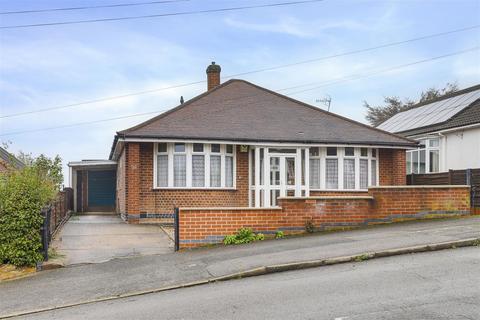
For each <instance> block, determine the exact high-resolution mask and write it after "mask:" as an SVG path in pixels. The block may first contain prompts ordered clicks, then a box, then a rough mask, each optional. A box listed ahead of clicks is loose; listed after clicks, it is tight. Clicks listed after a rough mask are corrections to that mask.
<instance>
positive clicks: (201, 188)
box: [152, 187, 237, 191]
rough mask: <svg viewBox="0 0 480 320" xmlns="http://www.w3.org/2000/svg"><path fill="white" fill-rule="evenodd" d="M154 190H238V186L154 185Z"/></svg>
mask: <svg viewBox="0 0 480 320" xmlns="http://www.w3.org/2000/svg"><path fill="white" fill-rule="evenodd" d="M152 190H179V191H180V190H188V191H193V190H203V191H209V190H211V191H237V188H235V187H233V188H222V187H218V188H214V187H153V188H152Z"/></svg>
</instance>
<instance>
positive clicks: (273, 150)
mask: <svg viewBox="0 0 480 320" xmlns="http://www.w3.org/2000/svg"><path fill="white" fill-rule="evenodd" d="M268 152H269V153H297V149H279V148H268Z"/></svg>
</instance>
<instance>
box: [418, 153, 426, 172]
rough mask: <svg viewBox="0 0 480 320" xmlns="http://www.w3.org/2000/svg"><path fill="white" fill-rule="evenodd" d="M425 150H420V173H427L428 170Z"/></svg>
mask: <svg viewBox="0 0 480 320" xmlns="http://www.w3.org/2000/svg"><path fill="white" fill-rule="evenodd" d="M425 154H426V153H425V150H420V169H419V173H425V172H426V171H425V169H426V166H425Z"/></svg>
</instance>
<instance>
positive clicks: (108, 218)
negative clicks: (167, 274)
mask: <svg viewBox="0 0 480 320" xmlns="http://www.w3.org/2000/svg"><path fill="white" fill-rule="evenodd" d="M52 246H53V248H55V250H56V252H57V253H58V255H59V256H60V257H61V260H62V262H63V263H64V264H65V265H72V264H81V263H98V262H105V261H108V260H111V259H114V258H123V257H131V256H141V255H152V254H165V253H171V252H173V242H172V241H171V239H170V238H169V237H168V235H167V234H166V233H165V232H164V231H163V230H162V229H161V228H160V227H159V226H157V225H142V224H127V223H125V222H124V221H123V220H122V219H121V218H120V217H119V216H117V215H94V214H92V215H88V214H86V215H74V216H72V217H71V218H70V220H69V221H68V222H67V223H66V224H65V225H64V226H63V228H62V230H61V231H60V233H59V234H58V235H57V236H56V237H55V239H54V240H53V242H52Z"/></svg>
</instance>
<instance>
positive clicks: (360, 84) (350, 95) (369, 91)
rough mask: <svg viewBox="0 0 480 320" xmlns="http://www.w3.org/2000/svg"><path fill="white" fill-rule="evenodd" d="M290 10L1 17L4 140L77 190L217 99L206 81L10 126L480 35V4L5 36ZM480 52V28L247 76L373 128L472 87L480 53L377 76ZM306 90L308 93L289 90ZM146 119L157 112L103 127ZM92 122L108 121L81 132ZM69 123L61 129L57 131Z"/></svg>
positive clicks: (43, 1)
mask: <svg viewBox="0 0 480 320" xmlns="http://www.w3.org/2000/svg"><path fill="white" fill-rule="evenodd" d="M138 2H146V1H145V0H105V1H93V0H40V1H39V0H31V1H27V0H16V1H11V0H0V12H7V11H19V10H36V9H47V8H62V7H78V6H89V5H91V6H98V5H106V4H119V3H138ZM280 2H288V0H186V1H177V2H175V3H162V4H150V5H141V6H132V7H115V8H96V9H88V10H72V11H65V10H62V11H54V12H42V13H25V14H0V117H2V116H3V118H0V142H2V143H4V144H5V143H7V144H8V150H9V151H10V152H12V153H18V152H19V151H23V152H26V153H32V154H33V155H34V156H37V155H39V154H42V153H43V154H46V155H47V156H55V155H57V154H58V155H60V156H61V158H62V159H63V163H64V173H65V175H66V184H68V171H67V169H66V168H67V167H66V164H67V163H68V162H69V161H78V160H82V159H107V158H108V155H109V152H110V148H111V145H112V141H113V137H114V135H115V132H116V131H120V130H123V129H126V128H129V127H131V126H133V125H136V124H138V123H140V122H142V121H145V120H147V119H149V118H150V117H153V116H154V115H156V114H158V113H161V112H164V111H166V110H168V109H170V108H173V107H175V106H176V105H178V103H179V99H180V96H183V97H184V98H185V100H189V99H191V98H193V97H195V96H196V95H198V94H200V93H202V92H204V91H205V90H206V83H204V82H202V83H199V84H195V85H190V86H183V87H177V88H173V89H168V90H158V91H154V92H151V93H148V94H141V95H134V96H128V97H124V98H119V99H112V100H104V101H101V102H97V103H88V104H81V105H78V106H74V107H69V108H63V109H56V110H51V111H48V112H36V113H31V114H26V115H21V116H10V115H12V114H15V113H22V112H29V111H36V110H40V109H46V108H51V107H58V106H65V105H69V104H76V103H81V102H85V101H92V100H96V99H102V98H106V97H112V96H119V95H125V94H129V93H134V92H142V91H148V90H154V89H161V88H165V87H170V86H176V85H180V84H187V83H191V82H197V81H204V80H206V74H205V69H206V67H207V66H208V64H210V63H211V61H215V62H216V63H217V64H220V65H221V67H222V80H226V79H228V78H227V76H228V75H233V74H238V73H243V72H248V71H252V70H258V69H264V68H268V67H273V66H279V65H285V64H291V63H296V62H299V61H305V60H312V59H318V58H322V57H325V56H331V55H336V54H341V53H344V52H349V51H355V50H359V49H363V48H369V47H375V46H379V45H382V44H385V43H390V42H396V41H403V40H407V39H411V38H416V37H421V36H424V35H430V34H435V33H441V32H447V31H451V30H456V29H461V28H464V27H469V26H475V25H480V0H450V1H442V0H438V1H435V0H423V1H420V0H419V1H413V0H405V1H395V0H391V1H389V0H386V1H380V0H324V1H320V2H312V3H305V4H296V5H290V6H283V7H270V8H256V9H250V10H239V11H228V12H217V13H199V14H195V15H177V16H167V17H156V18H148V19H135V20H124V21H111V22H98V23H85V24H71V25H53V26H44V27H31V28H16V29H5V28H1V26H12V25H24V24H38V23H45V22H60V21H73V20H85V19H89V20H90V19H101V18H112V17H125V16H142V15H155V14H164V13H173V12H186V11H199V10H207V9H217V8H230V7H238V6H246V5H260V4H269V3H280ZM478 46H480V29H479V28H476V29H472V30H468V31H464V32H458V33H453V34H448V35H444V36H440V37H435V38H429V39H424V40H422V41H415V42H410V43H406V44H402V45H398V46H393V47H388V48H382V49H378V50H372V51H368V52H364V53H358V54H352V55H345V56H341V57H337V58H332V59H324V60H320V61H316V62H311V63H304V64H300V65H295V66H291V67H286V68H281V69H276V70H272V71H265V72H258V73H253V74H248V75H243V76H239V77H238V78H241V79H245V80H248V81H251V82H253V83H255V84H258V85H260V86H264V87H266V88H268V89H272V90H278V91H279V92H280V93H283V94H287V95H290V96H291V97H293V98H295V99H299V100H301V101H304V102H306V103H309V104H313V105H316V106H319V107H322V108H326V107H325V106H324V105H323V104H322V102H319V101H318V100H321V99H324V98H326V97H331V100H332V101H331V109H330V111H332V112H335V113H338V114H340V115H343V116H346V117H349V118H352V119H354V120H357V121H360V122H366V121H365V109H364V107H363V101H368V102H369V103H370V104H374V105H376V104H381V103H382V101H383V98H384V97H385V96H399V97H402V98H407V97H408V98H412V99H417V98H418V96H419V94H420V92H421V91H422V90H424V89H427V88H430V87H443V86H444V85H445V84H446V83H447V82H450V83H451V82H456V83H457V84H458V85H459V87H460V88H464V87H468V86H471V85H474V84H478V83H480V53H479V51H478V50H476V51H470V52H466V53H463V54H458V55H455V56H450V57H446V58H443V59H437V60H433V61H429V62H425V63H419V64H415V65H410V66H407V67H402V68H398V69H393V70H391V71H390V72H383V73H378V72H377V71H379V70H385V69H392V68H395V67H396V66H400V65H405V64H411V63H413V62H416V61H421V60H428V59H431V58H434V57H438V56H442V55H446V54H450V53H454V52H459V51H463V50H466V49H471V48H475V47H478ZM346 79H352V80H348V81H346ZM340 80H341V81H340ZM296 86H300V87H298V88H296V89H289V90H282V89H285V88H291V87H296ZM305 89H309V90H308V91H303V90H305ZM298 91H303V92H298ZM138 113H151V114H149V115H143V116H136V117H130V118H123V119H117V120H113V121H103V122H98V121H99V120H103V119H110V118H115V117H123V116H129V115H132V114H138ZM5 116H8V117H5ZM92 121H97V122H96V123H91V124H86V125H85V124H84V125H76V126H69V125H73V124H79V123H85V122H92ZM266 123H268V119H266ZM59 126H63V128H56V129H52V128H54V127H59ZM212 130H214V128H212ZM24 131H29V132H24Z"/></svg>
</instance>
